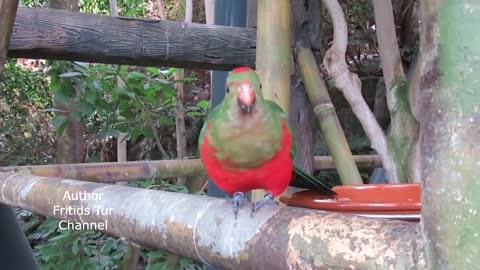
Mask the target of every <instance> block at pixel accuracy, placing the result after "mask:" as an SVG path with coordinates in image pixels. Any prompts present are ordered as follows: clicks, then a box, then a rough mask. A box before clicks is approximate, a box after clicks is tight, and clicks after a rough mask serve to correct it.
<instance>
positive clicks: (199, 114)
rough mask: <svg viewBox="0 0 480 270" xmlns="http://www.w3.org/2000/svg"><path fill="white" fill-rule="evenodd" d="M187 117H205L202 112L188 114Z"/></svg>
mask: <svg viewBox="0 0 480 270" xmlns="http://www.w3.org/2000/svg"><path fill="white" fill-rule="evenodd" d="M186 115H187V116H203V113H201V112H187V113H186Z"/></svg>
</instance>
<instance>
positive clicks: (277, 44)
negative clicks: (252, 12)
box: [252, 0, 292, 200]
mask: <svg viewBox="0 0 480 270" xmlns="http://www.w3.org/2000/svg"><path fill="white" fill-rule="evenodd" d="M290 11H291V8H290V0H258V5H257V48H256V59H255V62H256V70H257V73H258V75H259V76H260V81H261V82H262V92H263V95H264V96H265V98H266V99H269V100H272V101H274V102H276V103H277V104H278V105H279V106H280V107H281V108H282V109H283V110H284V111H285V112H286V113H287V115H288V111H289V106H290V73H291V62H292V48H291V46H290V43H291V34H292V27H291V13H290ZM261 198H263V192H261V191H260V190H253V191H252V200H259V199H261Z"/></svg>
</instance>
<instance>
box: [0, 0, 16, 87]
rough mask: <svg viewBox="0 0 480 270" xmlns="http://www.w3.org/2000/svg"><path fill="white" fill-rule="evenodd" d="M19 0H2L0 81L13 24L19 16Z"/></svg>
mask: <svg viewBox="0 0 480 270" xmlns="http://www.w3.org/2000/svg"><path fill="white" fill-rule="evenodd" d="M17 8H18V0H0V80H2V74H3V70H4V69H5V61H7V52H8V45H9V43H10V36H11V35H12V30H13V23H14V22H15V15H16V14H17Z"/></svg>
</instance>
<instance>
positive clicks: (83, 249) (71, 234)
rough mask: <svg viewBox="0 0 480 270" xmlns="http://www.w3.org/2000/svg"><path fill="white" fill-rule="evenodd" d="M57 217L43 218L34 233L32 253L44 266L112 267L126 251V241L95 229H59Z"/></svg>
mask: <svg viewBox="0 0 480 270" xmlns="http://www.w3.org/2000/svg"><path fill="white" fill-rule="evenodd" d="M58 223H59V221H58V220H56V219H53V218H47V219H46V220H45V222H43V223H42V224H41V225H40V226H39V227H38V230H37V231H36V232H35V233H32V234H30V235H29V236H28V238H29V240H30V241H34V242H36V245H35V247H34V252H35V256H36V258H37V260H38V261H40V262H41V264H42V269H44V270H49V269H51V270H56V269H67V270H68V269H71V270H75V269H116V266H117V265H120V264H121V260H122V258H123V256H124V255H125V252H126V248H127V246H126V244H125V243H124V241H122V240H120V239H115V238H112V237H110V236H106V235H104V234H102V233H100V232H95V231H89V230H85V231H76V230H61V229H59V226H58Z"/></svg>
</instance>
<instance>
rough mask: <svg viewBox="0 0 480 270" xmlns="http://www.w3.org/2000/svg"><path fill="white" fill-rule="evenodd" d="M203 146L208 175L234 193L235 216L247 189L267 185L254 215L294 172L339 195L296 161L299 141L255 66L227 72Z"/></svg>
mask: <svg viewBox="0 0 480 270" xmlns="http://www.w3.org/2000/svg"><path fill="white" fill-rule="evenodd" d="M199 148H200V149H199V150H200V156H201V159H202V162H203V164H204V166H205V169H206V171H207V173H208V175H209V176H210V177H211V178H212V180H213V181H214V182H215V183H216V184H217V186H218V187H220V189H222V190H224V191H225V192H227V193H229V194H233V202H234V213H235V217H236V216H237V213H238V211H239V208H240V207H241V204H242V202H243V201H244V200H245V196H244V194H243V192H246V191H249V190H252V189H264V190H266V191H267V193H266V194H265V196H264V199H263V200H261V201H259V202H256V203H254V204H253V207H252V214H253V213H254V212H256V211H258V210H259V209H260V208H261V207H263V206H264V205H266V204H274V203H276V202H275V201H274V197H275V196H277V195H280V194H281V193H283V191H285V189H286V188H287V187H288V186H289V183H290V181H291V180H292V177H293V175H294V173H295V174H297V175H298V176H300V177H301V178H303V179H305V180H308V181H310V182H311V183H312V184H314V185H315V186H316V187H317V188H318V191H319V192H320V193H322V194H323V195H335V192H334V191H333V190H332V189H331V188H330V187H329V186H328V185H327V184H325V183H323V182H322V181H320V180H318V179H316V178H315V177H313V176H311V175H309V174H307V173H306V172H304V171H302V170H301V169H299V168H297V167H296V166H294V165H293V157H294V156H295V154H294V153H295V140H294V138H293V132H292V129H291V127H290V125H289V123H288V118H287V115H286V114H285V112H284V111H283V110H282V108H280V106H278V105H277V104H276V103H275V102H272V101H270V100H267V99H265V98H264V97H263V94H262V89H261V83H260V79H259V77H258V75H257V74H256V72H255V70H253V69H251V68H248V67H239V68H236V69H234V70H233V71H232V72H230V73H229V75H228V77H227V93H226V95H225V98H224V100H223V101H222V102H221V103H220V104H219V105H218V106H217V107H215V109H214V110H212V112H210V114H209V115H208V117H207V119H206V120H205V124H204V126H203V128H202V131H201V132H200V137H199Z"/></svg>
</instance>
